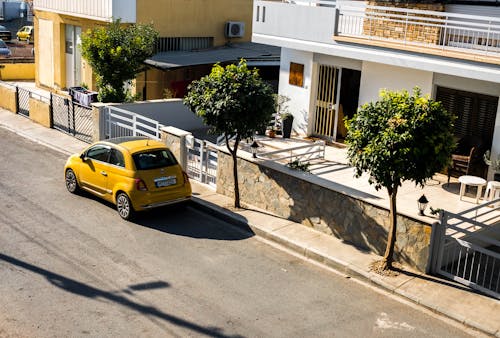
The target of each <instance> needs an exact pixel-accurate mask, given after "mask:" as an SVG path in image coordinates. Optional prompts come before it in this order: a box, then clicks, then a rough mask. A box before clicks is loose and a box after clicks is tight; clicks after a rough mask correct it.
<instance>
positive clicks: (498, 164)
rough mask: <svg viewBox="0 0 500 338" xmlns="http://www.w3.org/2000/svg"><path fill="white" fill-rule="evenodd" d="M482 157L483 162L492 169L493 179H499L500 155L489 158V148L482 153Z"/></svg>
mask: <svg viewBox="0 0 500 338" xmlns="http://www.w3.org/2000/svg"><path fill="white" fill-rule="evenodd" d="M483 159H484V163H486V164H487V165H488V166H490V167H491V169H493V171H494V172H495V174H494V178H493V179H494V180H495V181H500V155H498V156H497V159H496V160H493V159H491V152H490V151H489V150H487V151H486V152H485V153H484V156H483Z"/></svg>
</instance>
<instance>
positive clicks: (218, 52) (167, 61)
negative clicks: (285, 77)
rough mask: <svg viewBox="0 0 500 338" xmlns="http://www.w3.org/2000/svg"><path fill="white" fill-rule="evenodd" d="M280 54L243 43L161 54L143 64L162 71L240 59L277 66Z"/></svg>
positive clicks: (249, 43)
mask: <svg viewBox="0 0 500 338" xmlns="http://www.w3.org/2000/svg"><path fill="white" fill-rule="evenodd" d="M280 54H281V48H280V47H276V46H269V45H263V44H260V43H253V42H244V43H238V44H230V45H225V46H222V47H215V48H211V49H203V50H193V51H173V52H162V53H158V54H155V55H153V56H152V57H151V58H149V59H147V60H146V61H144V62H145V63H146V64H147V65H150V66H152V67H155V68H159V69H163V70H167V69H176V68H182V67H189V66H196V65H207V64H208V65H212V64H215V63H217V62H238V61H239V60H240V59H242V58H243V59H245V60H246V61H247V64H248V65H249V66H279V63H280Z"/></svg>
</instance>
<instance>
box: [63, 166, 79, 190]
mask: <svg viewBox="0 0 500 338" xmlns="http://www.w3.org/2000/svg"><path fill="white" fill-rule="evenodd" d="M65 176H66V177H65V178H66V179H65V181H66V189H68V191H69V192H70V193H72V194H76V193H77V192H78V191H79V190H80V187H79V186H78V182H77V181H76V175H75V173H74V171H73V170H72V169H68V170H66V175H65Z"/></svg>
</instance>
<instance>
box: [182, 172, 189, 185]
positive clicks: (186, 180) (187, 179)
mask: <svg viewBox="0 0 500 338" xmlns="http://www.w3.org/2000/svg"><path fill="white" fill-rule="evenodd" d="M182 176H183V177H184V184H186V183H189V176H188V174H186V172H185V171H183V172H182Z"/></svg>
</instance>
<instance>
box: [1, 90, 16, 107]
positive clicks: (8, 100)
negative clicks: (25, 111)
mask: <svg viewBox="0 0 500 338" xmlns="http://www.w3.org/2000/svg"><path fill="white" fill-rule="evenodd" d="M0 107H2V108H4V109H7V110H10V111H11V112H13V113H15V112H16V110H17V107H16V91H15V89H14V88H13V89H9V88H6V87H4V86H0Z"/></svg>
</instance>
